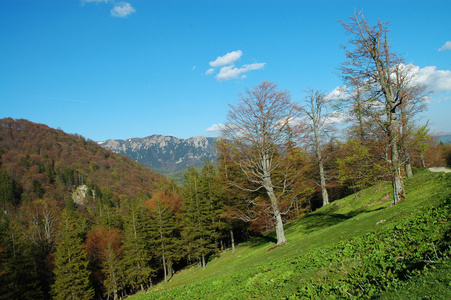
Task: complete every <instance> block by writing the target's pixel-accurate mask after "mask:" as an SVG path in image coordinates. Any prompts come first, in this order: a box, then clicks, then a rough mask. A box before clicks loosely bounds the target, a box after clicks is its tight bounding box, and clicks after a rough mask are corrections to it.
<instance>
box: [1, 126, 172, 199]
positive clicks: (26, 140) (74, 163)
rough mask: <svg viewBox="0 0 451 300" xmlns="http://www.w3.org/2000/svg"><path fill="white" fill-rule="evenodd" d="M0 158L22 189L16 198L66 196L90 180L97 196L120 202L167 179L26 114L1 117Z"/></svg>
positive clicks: (89, 141)
mask: <svg viewBox="0 0 451 300" xmlns="http://www.w3.org/2000/svg"><path fill="white" fill-rule="evenodd" d="M0 157H1V161H0V167H1V169H2V170H3V171H4V172H5V173H6V174H7V176H8V177H9V178H10V179H11V180H13V182H14V183H15V184H16V186H17V191H20V192H19V195H17V196H16V199H15V200H13V201H24V200H28V201H31V200H35V199H38V198H42V197H48V198H52V199H55V200H58V201H67V200H68V199H70V197H71V193H72V191H73V188H74V187H77V186H79V185H87V186H89V188H90V190H94V191H95V192H94V193H96V194H97V195H96V196H94V198H95V197H97V198H100V199H102V197H103V198H105V199H106V198H108V201H112V202H116V203H117V202H119V201H120V200H123V199H127V198H131V197H137V196H138V195H146V194H148V195H150V194H152V193H153V191H155V190H156V187H157V186H158V185H160V184H162V183H165V182H167V181H166V179H165V178H164V177H163V176H161V175H160V174H157V173H155V172H153V171H152V170H150V169H149V168H146V167H144V166H142V165H141V164H139V163H137V162H134V161H133V160H131V159H129V158H127V157H125V156H122V155H118V154H115V153H113V152H111V151H109V150H106V149H104V148H103V147H101V146H99V145H98V144H97V143H95V142H94V141H91V140H87V139H85V138H84V137H82V136H80V135H76V134H73V135H71V134H67V133H65V132H63V131H61V130H57V129H53V128H50V127H48V126H46V125H43V124H37V123H33V122H30V121H27V120H22V119H20V120H14V119H11V118H7V119H2V120H0ZM90 194H91V193H90ZM20 198H21V199H20Z"/></svg>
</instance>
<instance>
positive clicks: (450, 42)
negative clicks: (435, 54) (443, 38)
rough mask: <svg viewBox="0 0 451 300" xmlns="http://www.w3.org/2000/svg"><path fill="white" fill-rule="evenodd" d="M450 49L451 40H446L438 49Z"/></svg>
mask: <svg viewBox="0 0 451 300" xmlns="http://www.w3.org/2000/svg"><path fill="white" fill-rule="evenodd" d="M444 50H451V41H447V42H446V43H445V45H443V46H442V47H441V48H440V49H438V51H444Z"/></svg>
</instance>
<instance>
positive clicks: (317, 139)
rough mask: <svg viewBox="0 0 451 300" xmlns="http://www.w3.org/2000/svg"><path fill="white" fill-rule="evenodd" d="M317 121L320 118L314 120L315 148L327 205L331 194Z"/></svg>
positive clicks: (324, 199)
mask: <svg viewBox="0 0 451 300" xmlns="http://www.w3.org/2000/svg"><path fill="white" fill-rule="evenodd" d="M312 110H313V109H312ZM317 122H319V120H316V119H314V120H313V131H314V134H315V148H316V158H317V159H318V167H319V177H320V183H321V196H322V198H323V206H325V205H327V204H329V196H328V195H327V187H326V175H325V174H324V165H323V158H322V156H321V144H320V136H319V132H318V125H317Z"/></svg>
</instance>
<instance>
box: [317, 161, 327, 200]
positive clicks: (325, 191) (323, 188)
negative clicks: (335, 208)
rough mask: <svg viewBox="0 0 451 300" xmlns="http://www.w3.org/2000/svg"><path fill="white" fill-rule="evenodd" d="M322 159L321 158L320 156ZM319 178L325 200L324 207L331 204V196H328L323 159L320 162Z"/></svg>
mask: <svg viewBox="0 0 451 300" xmlns="http://www.w3.org/2000/svg"><path fill="white" fill-rule="evenodd" d="M320 159H321V156H320ZM319 177H320V181H321V196H322V198H323V206H325V205H327V204H329V195H328V194H327V187H326V176H325V174H324V167H323V161H322V159H321V160H320V161H319Z"/></svg>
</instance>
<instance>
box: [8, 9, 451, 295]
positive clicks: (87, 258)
mask: <svg viewBox="0 0 451 300" xmlns="http://www.w3.org/2000/svg"><path fill="white" fill-rule="evenodd" d="M360 18H361V17H360V16H358V15H357V16H356V17H355V19H353V20H354V21H353V22H354V23H352V22H351V23H350V24H344V27H345V30H347V31H349V32H350V33H351V34H353V35H354V36H355V39H354V40H352V41H351V43H352V44H353V45H354V46H355V50H347V52H346V55H347V58H348V61H347V62H346V63H344V65H343V69H342V72H343V74H344V77H345V78H346V80H347V82H346V83H347V87H348V88H349V90H348V91H346V96H343V97H341V98H340V99H338V100H331V99H329V98H328V97H327V96H326V94H324V93H322V92H320V91H318V90H315V89H310V90H308V91H306V96H305V99H304V103H305V105H303V106H300V105H299V104H298V103H295V102H293V101H292V100H291V96H290V93H289V92H288V91H281V90H279V89H278V87H277V85H276V84H274V83H272V82H266V81H264V82H262V83H261V84H259V85H257V86H255V87H254V88H253V89H247V90H246V91H245V93H243V94H241V98H240V101H239V102H238V104H237V105H236V106H231V110H230V112H229V114H228V116H227V119H228V122H227V123H226V124H225V125H224V127H223V128H222V136H223V139H221V140H220V142H218V144H217V151H218V160H217V163H216V165H213V164H211V163H210V162H209V161H207V162H206V164H205V165H204V167H203V168H202V169H201V170H200V171H197V170H196V169H194V168H190V169H188V171H187V172H185V174H184V180H183V186H181V187H180V186H177V185H176V184H175V183H174V182H172V181H170V180H168V179H166V178H164V177H163V176H161V175H159V174H157V173H154V172H153V171H151V170H150V169H148V168H146V167H144V166H142V165H140V164H138V163H136V162H133V161H131V160H130V159H128V158H126V157H124V156H121V155H117V154H113V153H112V152H110V151H108V150H105V149H103V148H102V147H100V146H99V145H98V144H97V143H95V142H94V141H90V140H87V139H85V138H84V137H82V136H79V135H70V134H66V133H64V132H62V131H61V130H56V129H52V128H49V127H48V126H46V125H42V124H35V123H32V122H30V121H27V120H14V119H11V118H7V119H2V120H0V205H1V208H2V211H1V217H0V218H1V219H0V298H1V299H24V298H25V299H49V298H55V299H110V298H113V299H118V298H119V297H123V296H125V295H129V294H132V293H135V292H137V291H143V290H146V289H148V288H150V287H151V286H153V285H154V284H155V283H157V282H158V281H168V280H170V278H171V276H172V275H173V274H174V272H176V271H178V270H180V269H182V268H184V267H185V266H188V265H193V264H197V265H198V266H199V268H206V266H207V264H208V261H209V259H211V258H212V257H214V256H215V255H216V254H217V253H219V252H220V251H222V250H224V249H225V248H232V251H233V249H234V247H235V244H236V243H237V242H241V241H244V240H246V239H248V238H249V236H252V235H259V234H261V233H262V232H264V231H267V230H275V231H276V236H277V239H276V240H275V241H274V242H275V247H279V246H282V245H284V244H285V243H286V238H285V235H284V224H286V223H287V222H288V221H290V220H294V219H297V218H299V217H301V216H303V215H305V214H306V213H309V212H311V211H313V210H315V209H316V208H319V207H322V206H326V205H328V204H329V203H332V202H333V201H334V200H337V199H340V198H342V197H344V196H346V195H349V194H351V193H353V192H356V191H359V190H361V189H364V188H366V187H369V186H372V185H374V184H376V183H378V182H381V181H391V182H392V183H393V190H392V191H391V192H389V193H387V195H386V197H387V199H392V202H393V205H395V204H397V203H398V202H399V201H404V200H406V196H405V191H404V186H403V178H404V177H410V176H412V172H413V171H414V170H415V169H416V168H425V167H430V166H445V165H446V164H448V165H449V164H450V157H451V147H450V145H449V144H446V145H444V144H442V143H440V144H437V143H436V142H435V141H434V140H433V139H432V138H431V136H430V134H429V129H428V124H427V123H426V124H422V123H419V122H418V120H417V118H416V116H417V114H418V112H421V111H422V110H424V109H425V105H426V102H425V99H426V98H425V93H424V87H422V86H413V85H412V84H411V82H410V81H409V78H410V76H409V73H408V70H407V69H406V68H407V67H406V66H405V65H403V64H402V60H401V59H399V58H398V57H397V56H396V55H395V54H392V52H391V51H390V49H389V45H388V44H387V40H386V33H387V29H386V27H385V25H384V24H382V23H381V24H379V25H378V26H376V27H370V26H368V24H366V22H365V20H364V19H360ZM359 28H360V29H361V28H364V29H365V30H366V31H365V30H364V31H361V32H359V31H356V30H358V29H359ZM367 35H369V37H368V36H367ZM374 43H376V44H374ZM381 49H382V50H381ZM372 51H374V52H372ZM368 66H370V67H368ZM384 76H385V77H384ZM331 111H334V112H340V113H341V116H346V117H345V119H346V121H347V125H348V126H346V127H344V128H343V129H342V130H338V129H337V128H335V127H334V126H333V122H332V121H331V120H332V119H333V118H336V115H332V114H331V113H330V112H331ZM338 133H339V134H338Z"/></svg>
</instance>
